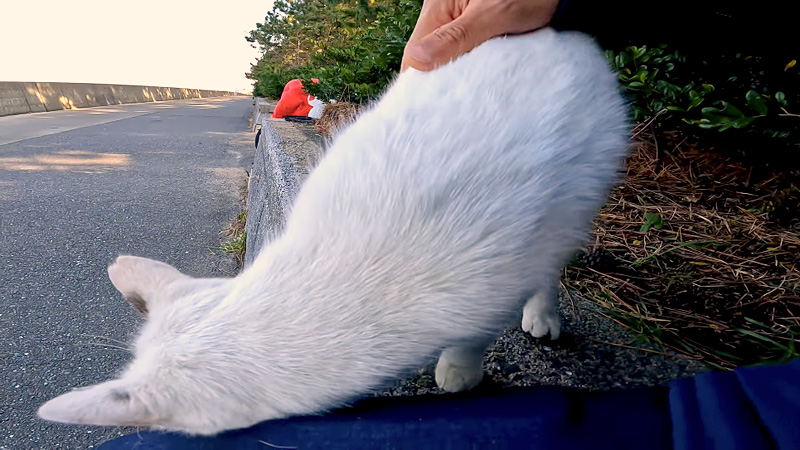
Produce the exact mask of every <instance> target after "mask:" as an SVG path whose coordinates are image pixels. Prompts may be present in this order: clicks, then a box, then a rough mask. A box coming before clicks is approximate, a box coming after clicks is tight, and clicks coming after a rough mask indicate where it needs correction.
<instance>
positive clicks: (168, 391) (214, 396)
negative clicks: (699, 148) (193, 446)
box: [39, 29, 628, 435]
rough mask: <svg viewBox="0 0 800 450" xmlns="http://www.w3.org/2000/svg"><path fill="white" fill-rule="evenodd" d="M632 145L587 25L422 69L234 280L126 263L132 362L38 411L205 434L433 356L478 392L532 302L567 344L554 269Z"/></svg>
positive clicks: (537, 320) (314, 180) (381, 107)
mask: <svg viewBox="0 0 800 450" xmlns="http://www.w3.org/2000/svg"><path fill="white" fill-rule="evenodd" d="M627 149H628V138H627V118H626V114H625V105H624V103H623V100H622V98H621V96H620V94H619V92H618V87H617V82H616V76H615V75H614V74H613V73H612V72H611V71H610V70H609V67H608V63H607V61H606V59H605V57H604V56H603V54H602V53H601V52H600V50H599V48H598V47H597V46H596V45H595V43H594V42H593V41H592V40H590V39H589V38H588V37H586V36H584V35H580V34H576V33H557V32H555V31H553V30H550V29H545V30H541V31H538V32H536V33H533V34H530V35H526V36H521V37H514V38H507V39H494V40H491V41H489V42H487V43H485V44H483V45H481V46H480V47H479V48H477V49H475V50H474V51H472V52H470V53H469V54H467V55H465V56H463V57H461V58H459V59H458V60H456V61H454V62H452V63H450V64H448V65H446V66H443V67H441V68H439V69H437V70H435V71H433V72H429V73H423V72H418V71H415V70H408V71H406V72H404V73H403V74H401V75H400V76H399V77H398V78H397V80H396V81H395V83H394V84H393V85H392V86H391V88H390V89H389V90H388V91H387V92H386V94H385V95H384V96H383V98H382V99H381V100H380V101H379V102H378V103H377V105H375V106H374V107H373V108H372V109H371V110H369V111H367V112H366V113H364V114H362V115H361V117H360V118H359V119H358V120H357V122H356V123H354V124H353V125H351V126H350V127H349V128H347V129H346V130H345V131H343V132H342V133H341V134H340V135H339V136H338V137H337V138H336V139H335V140H334V142H333V145H332V147H331V148H330V150H329V151H328V153H327V155H326V156H325V157H324V159H323V160H322V161H321V162H320V164H319V166H318V167H317V168H316V169H315V170H314V171H313V173H312V174H311V175H310V176H309V177H308V179H307V180H306V181H305V184H304V186H303V187H302V189H301V190H300V192H299V194H298V197H297V199H296V202H295V204H294V207H293V210H292V212H291V215H290V217H289V219H288V223H287V225H286V228H285V231H284V232H283V233H282V234H281V235H280V236H279V237H277V238H276V239H275V240H274V241H273V242H271V243H269V244H268V245H267V246H265V247H264V248H263V249H261V253H260V254H259V256H258V258H257V259H256V260H255V262H254V263H253V264H252V266H251V267H249V268H247V269H246V270H244V271H243V272H242V273H241V274H240V275H239V276H237V277H236V278H233V279H193V278H191V277H189V276H187V275H184V274H181V273H180V272H179V271H178V270H177V269H174V268H173V267H171V266H168V265H166V264H163V263H159V262H155V261H151V260H148V259H143V258H137V257H132V256H121V257H119V258H118V259H117V261H116V262H115V263H114V264H113V265H112V266H111V267H109V269H108V272H109V276H110V278H111V281H112V283H113V284H114V285H115V286H116V287H117V288H118V289H119V290H120V292H122V294H123V295H125V296H126V297H128V298H129V299H133V300H134V302H135V304H138V305H139V307H140V309H143V310H146V312H147V322H146V324H145V325H144V327H143V328H142V330H141V335H140V336H139V338H138V339H137V341H136V344H135V349H134V351H135V359H134V361H133V362H132V363H131V364H130V366H129V367H128V368H127V370H126V371H125V372H124V373H123V374H122V376H121V377H120V378H119V379H117V380H114V381H109V382H106V383H102V384H99V385H96V386H93V387H89V388H85V389H79V390H75V391H72V392H70V393H67V394H64V395H62V396H60V397H58V398H56V399H54V400H51V401H50V402H48V403H46V404H45V405H43V406H42V407H41V408H40V410H39V415H40V416H41V417H42V418H45V419H48V420H54V421H59V422H69V423H81V424H96V425H151V426H155V427H158V428H163V429H168V430H179V431H183V432H186V433H191V434H203V435H211V434H215V433H219V432H221V431H223V430H229V429H234V428H242V427H247V426H250V425H253V424H255V423H258V422H261V421H263V420H267V419H275V418H281V417H287V416H292V415H299V414H311V413H317V412H321V411H325V410H328V409H331V408H334V407H338V406H342V405H345V404H347V403H348V402H349V401H352V400H354V399H357V398H358V397H362V396H364V395H366V394H368V393H370V392H373V391H375V390H378V389H381V388H383V387H385V386H386V385H387V383H391V382H392V381H394V380H396V379H398V378H401V377H404V376H406V375H408V374H409V373H410V372H413V371H414V370H415V369H418V368H420V367H422V366H423V365H425V364H426V363H427V362H429V361H431V360H433V359H434V358H436V357H437V356H439V355H440V356H439V362H438V366H437V367H436V382H437V383H438V385H439V386H440V387H442V388H443V389H444V390H445V391H460V390H463V389H469V388H471V387H473V386H475V385H476V384H477V383H478V382H480V380H481V378H482V371H481V359H482V358H481V356H482V353H483V350H484V348H485V347H486V346H487V345H489V344H490V343H492V341H493V340H494V339H495V338H496V336H497V335H498V334H499V333H500V332H502V331H503V330H504V329H505V328H506V327H508V326H509V325H511V324H512V322H514V321H516V320H519V317H520V312H521V313H522V326H523V328H524V329H525V330H526V331H530V333H531V334H532V335H533V336H536V337H541V336H545V335H547V334H548V333H549V334H550V336H551V337H552V338H557V337H558V335H559V332H560V320H559V316H558V311H557V285H558V280H559V274H560V269H561V267H562V265H563V264H564V263H565V261H566V259H567V258H568V257H569V255H571V254H572V253H573V251H574V250H575V249H576V248H577V247H578V246H580V244H581V243H582V242H583V240H584V239H585V238H586V236H587V233H588V231H589V230H590V226H591V220H592V218H593V216H594V214H595V213H596V211H597V209H598V208H599V207H600V206H601V205H602V204H603V202H604V200H605V198H606V195H607V193H608V191H609V189H610V188H611V187H612V185H613V183H614V182H615V180H616V177H617V172H618V171H619V169H620V168H621V165H622V160H623V158H624V156H625V155H626V153H627Z"/></svg>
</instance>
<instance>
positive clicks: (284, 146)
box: [244, 105, 324, 267]
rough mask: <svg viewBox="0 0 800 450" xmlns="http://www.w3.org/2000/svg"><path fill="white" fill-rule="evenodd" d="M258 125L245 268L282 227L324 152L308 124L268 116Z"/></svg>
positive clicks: (251, 179)
mask: <svg viewBox="0 0 800 450" xmlns="http://www.w3.org/2000/svg"><path fill="white" fill-rule="evenodd" d="M273 106H274V105H273ZM260 125H261V138H260V139H259V142H258V147H257V148H256V154H255V161H254V162H253V167H252V169H251V170H250V180H249V183H248V188H249V189H248V195H247V222H246V225H245V231H247V245H246V248H247V252H246V253H245V259H244V266H245V267H249V266H250V264H252V262H253V260H254V259H255V258H256V256H258V253H259V251H260V250H261V248H262V247H263V246H264V244H265V243H267V242H270V241H271V240H272V239H273V238H274V237H275V236H277V235H278V234H279V233H280V232H281V230H283V226H284V224H285V222H286V218H287V215H288V214H289V209H290V208H291V206H292V203H293V202H294V198H295V196H296V195H297V192H298V191H299V190H300V186H301V185H302V183H303V181H304V180H305V178H306V177H307V176H308V174H309V172H311V170H312V168H313V167H314V166H315V165H316V164H317V161H319V159H320V158H321V157H322V154H323V152H324V150H323V148H324V142H323V138H322V136H320V135H319V134H317V133H316V132H315V131H314V127H312V126H311V125H306V124H298V123H292V122H285V121H284V120H283V119H270V118H267V117H264V118H262V119H261V122H260Z"/></svg>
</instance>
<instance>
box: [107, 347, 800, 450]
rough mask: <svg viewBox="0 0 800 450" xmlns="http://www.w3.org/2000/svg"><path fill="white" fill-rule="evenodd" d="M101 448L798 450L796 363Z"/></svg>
mask: <svg viewBox="0 0 800 450" xmlns="http://www.w3.org/2000/svg"><path fill="white" fill-rule="evenodd" d="M673 443H674V444H673ZM100 448H101V449H103V450H122V449H138V450H155V449H160V450H161V449H163V450H166V449H170V450H178V449H199V450H216V449H260V450H264V449H270V448H297V449H306V448H312V449H313V448H323V449H373V448H382V449H401V448H414V449H426V448H435V449H448V448H453V449H469V448H476V449H478V448H479V449H494V448H498V449H506V448H508V449H526V448H539V449H542V448H557V449H559V450H561V449H588V448H591V449H593V450H597V449H614V450H625V449H637V450H638V449H647V450H658V449H670V448H674V449H675V450H696V449H759V450H762V449H780V450H794V449H800V359H797V360H795V361H793V362H791V363H789V364H782V365H771V366H758V367H747V368H739V369H736V371H735V372H718V373H704V374H700V375H698V376H696V377H694V378H689V379H684V380H677V381H674V382H673V383H672V384H671V385H670V388H669V391H667V390H666V389H643V390H624V391H616V392H602V393H592V392H586V391H579V390H574V389H564V388H557V387H544V386H540V387H534V388H523V389H509V390H502V391H495V392H473V393H466V394H454V395H428V396H418V397H401V398H398V397H388V398H373V399H368V400H363V401H361V402H358V403H357V404H356V405H355V406H354V407H353V408H347V409H341V410H338V411H334V412H332V413H329V414H325V415H321V416H310V417H294V418H290V419H285V420H273V421H268V422H263V423H261V424H258V425H256V426H254V427H251V428H248V429H245V430H237V431H232V432H228V433H224V434H221V435H219V436H215V437H210V438H202V437H186V436H182V435H180V434H174V433H158V432H141V433H138V434H132V435H129V436H124V437H122V438H119V439H116V440H114V441H110V442H107V443H105V444H104V445H102V446H101V447H100Z"/></svg>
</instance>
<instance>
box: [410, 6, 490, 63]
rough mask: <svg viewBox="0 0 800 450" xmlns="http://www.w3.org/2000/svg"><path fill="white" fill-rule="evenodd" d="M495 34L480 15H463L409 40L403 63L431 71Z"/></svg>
mask: <svg viewBox="0 0 800 450" xmlns="http://www.w3.org/2000/svg"><path fill="white" fill-rule="evenodd" d="M496 34H499V33H498V32H497V30H496V29H495V27H493V26H490V24H488V23H486V22H485V21H484V20H481V14H475V13H469V12H467V13H465V14H463V15H461V16H459V17H458V18H456V19H455V20H453V21H452V22H450V23H448V24H445V25H442V26H440V27H439V28H437V29H436V30H434V31H433V32H432V33H430V34H428V35H427V36H424V37H422V38H420V39H418V40H416V41H415V42H411V41H409V43H408V45H407V46H406V51H405V54H404V58H403V59H404V60H405V61H404V63H405V64H406V65H407V66H409V67H413V68H415V69H417V70H426V71H427V70H433V69H435V68H436V67H438V66H440V65H442V64H446V63H448V62H450V61H452V60H453V59H455V58H457V57H459V56H461V55H462V54H464V53H467V52H468V51H470V50H472V49H474V48H475V47H477V46H478V45H480V44H481V43H482V42H484V41H487V40H489V39H491V38H492V37H494V36H495V35H496Z"/></svg>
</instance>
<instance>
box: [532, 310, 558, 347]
mask: <svg viewBox="0 0 800 450" xmlns="http://www.w3.org/2000/svg"><path fill="white" fill-rule="evenodd" d="M522 329H523V330H524V331H526V332H528V333H530V334H531V336H533V337H535V338H542V337H545V336H546V335H548V334H549V335H550V339H552V340H556V339H558V337H559V336H560V335H561V317H560V316H559V315H558V310H556V309H550V308H546V309H543V308H536V307H535V306H534V305H525V309H523V310H522Z"/></svg>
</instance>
